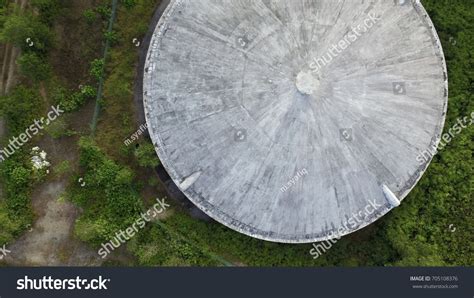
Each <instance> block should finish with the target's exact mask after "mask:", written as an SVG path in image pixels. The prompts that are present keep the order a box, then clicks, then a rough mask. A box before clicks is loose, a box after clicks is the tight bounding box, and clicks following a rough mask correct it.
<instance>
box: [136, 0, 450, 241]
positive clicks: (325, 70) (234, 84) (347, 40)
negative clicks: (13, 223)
mask: <svg viewBox="0 0 474 298" xmlns="http://www.w3.org/2000/svg"><path fill="white" fill-rule="evenodd" d="M143 86H144V105H145V113H146V117H147V122H148V127H149V131H150V135H151V138H152V140H153V142H154V144H155V147H156V150H157V153H158V155H159V157H160V159H161V161H162V163H163V165H164V166H165V168H166V170H167V171H168V173H169V174H170V176H171V178H172V179H173V180H174V182H175V183H176V184H177V185H178V187H179V188H180V189H181V190H182V191H183V193H184V194H185V195H186V196H187V197H188V198H189V199H190V200H191V201H192V202H193V203H194V204H196V205H197V206H198V207H199V208H201V209H202V210H203V211H204V212H205V213H207V214H208V215H209V216H211V217H212V218H214V219H215V220H217V221H219V222H220V223H222V224H224V225H226V226H228V227H230V228H232V229H234V230H236V231H239V232H241V233H244V234H247V235H250V236H252V237H256V238H259V239H264V240H269V241H275V242H285V243H307V242H312V241H321V240H327V239H332V238H337V237H340V236H343V235H346V234H349V233H351V232H354V231H356V230H358V229H361V228H363V227H365V226H367V225H368V224H370V223H372V222H374V221H375V220H377V219H378V218H380V217H381V216H383V215H384V214H386V213H387V212H389V211H390V210H391V209H392V208H394V207H396V206H398V205H399V204H400V201H402V200H403V199H404V198H405V197H406V196H407V194H408V193H409V192H410V190H411V189H412V188H413V187H414V186H415V184H416V183H417V182H418V180H419V179H420V178H421V176H422V174H423V173H424V171H425V170H426V168H427V167H428V164H429V162H430V161H431V156H429V155H428V156H427V154H426V152H424V151H425V150H426V149H428V148H432V147H436V146H437V144H438V142H439V140H440V135H441V133H442V130H443V126H444V120H445V114H446V108H447V73H446V65H445V60H444V56H443V51H442V48H441V44H440V42H439V39H438V37H437V34H436V31H435V29H434V27H433V24H432V22H431V21H430V19H429V17H428V15H427V13H426V11H425V9H424V8H423V7H422V5H421V4H420V3H419V1H408V0H406V1H403V0H396V1H389V0H384V1H336V0H313V1H310V0H291V1H289V0H260V1H255V0H246V1H244V0H219V1H217V0H199V1H196V0H188V1H178V0H175V1H170V4H169V6H168V7H167V9H166V10H165V12H164V14H163V16H162V17H161V19H160V21H159V23H158V25H157V27H156V29H155V32H154V35H153V38H152V40H151V42H150V45H149V50H148V56H147V61H146V64H145V73H144V81H143ZM423 153H424V154H423Z"/></svg>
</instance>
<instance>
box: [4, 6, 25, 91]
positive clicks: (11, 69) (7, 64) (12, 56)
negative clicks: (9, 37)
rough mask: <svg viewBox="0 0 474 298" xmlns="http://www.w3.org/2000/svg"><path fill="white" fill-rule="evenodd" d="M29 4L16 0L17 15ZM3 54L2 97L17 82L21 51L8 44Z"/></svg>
mask: <svg viewBox="0 0 474 298" xmlns="http://www.w3.org/2000/svg"><path fill="white" fill-rule="evenodd" d="M27 4H28V0H15V5H16V7H17V9H18V10H19V12H17V13H21V12H22V11H24V10H25V8H26V6H27ZM25 42H26V41H25ZM2 53H3V55H4V57H3V59H2V73H1V77H0V79H1V82H0V95H5V94H7V93H8V92H9V91H10V90H11V88H12V87H13V86H14V84H15V82H16V76H17V65H16V59H17V58H18V55H20V49H19V48H17V47H14V46H12V45H11V44H6V45H4V49H3V51H2Z"/></svg>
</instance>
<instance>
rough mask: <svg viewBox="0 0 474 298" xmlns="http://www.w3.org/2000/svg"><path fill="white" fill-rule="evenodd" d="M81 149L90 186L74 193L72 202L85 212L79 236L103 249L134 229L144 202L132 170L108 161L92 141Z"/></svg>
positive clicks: (87, 184)
mask: <svg viewBox="0 0 474 298" xmlns="http://www.w3.org/2000/svg"><path fill="white" fill-rule="evenodd" d="M79 147H80V150H81V158H80V165H81V167H82V168H83V169H84V175H83V179H84V181H85V183H86V185H85V186H84V187H80V186H76V187H74V188H73V189H72V190H71V200H72V201H73V202H75V203H76V204H78V205H79V206H81V207H82V208H84V210H85V212H84V214H83V215H82V216H81V217H80V218H79V219H78V221H77V224H76V235H77V236H78V237H79V238H80V239H82V240H84V241H87V242H90V243H91V244H93V245H95V246H100V244H101V243H103V242H107V241H109V240H110V239H112V238H113V237H114V236H115V233H116V232H118V231H119V230H121V229H125V228H127V227H129V226H131V225H132V223H133V222H134V221H135V220H136V219H137V218H138V217H139V216H140V212H141V210H142V208H141V200H140V196H139V194H138V189H137V187H136V186H135V185H134V183H133V177H134V175H133V173H132V171H131V170H130V169H128V168H126V167H123V166H120V165H118V164H117V163H115V162H114V161H112V160H110V159H108V158H107V157H106V156H105V155H104V154H103V152H102V151H101V150H100V148H98V147H97V146H96V145H95V144H94V143H93V141H92V140H90V139H87V138H82V139H81V140H80V142H79ZM76 181H77V179H76Z"/></svg>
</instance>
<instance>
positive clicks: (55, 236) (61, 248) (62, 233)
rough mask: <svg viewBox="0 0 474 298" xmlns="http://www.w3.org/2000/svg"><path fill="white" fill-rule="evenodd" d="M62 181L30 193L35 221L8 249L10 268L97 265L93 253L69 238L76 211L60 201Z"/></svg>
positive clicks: (7, 259) (63, 184) (62, 187)
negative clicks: (11, 266) (9, 252)
mask: <svg viewBox="0 0 474 298" xmlns="http://www.w3.org/2000/svg"><path fill="white" fill-rule="evenodd" d="M65 185H66V182H65V181H54V182H49V183H45V184H43V185H42V186H40V187H39V188H38V189H37V190H36V191H35V193H34V194H33V209H34V211H35V213H36V216H37V219H36V221H35V222H34V224H33V226H32V227H31V229H30V230H29V231H28V232H27V233H26V234H24V235H23V236H22V237H20V238H19V239H18V240H17V241H16V242H15V243H14V244H13V245H10V246H9V250H11V254H9V255H8V256H7V258H6V263H7V264H8V265H13V266H98V265H100V264H101V261H100V260H99V259H98V258H99V257H98V255H97V253H96V252H95V251H93V250H91V249H90V248H89V247H87V246H86V245H85V244H83V243H81V242H80V241H78V240H76V239H74V238H73V237H72V234H73V227H74V221H75V219H76V218H77V216H78V210H77V208H76V207H75V206H74V205H73V204H71V203H69V202H65V201H61V200H59V197H60V195H61V193H63V191H64V190H65Z"/></svg>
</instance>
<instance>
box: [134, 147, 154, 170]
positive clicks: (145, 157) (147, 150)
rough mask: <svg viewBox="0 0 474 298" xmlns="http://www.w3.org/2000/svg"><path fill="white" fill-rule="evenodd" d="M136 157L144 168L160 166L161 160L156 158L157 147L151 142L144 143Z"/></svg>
mask: <svg viewBox="0 0 474 298" xmlns="http://www.w3.org/2000/svg"><path fill="white" fill-rule="evenodd" d="M135 157H136V158H137V161H138V164H139V165H140V166H142V167H151V168H154V167H157V166H158V165H159V164H160V160H159V159H158V157H157V156H156V151H155V146H153V144H151V143H149V142H146V143H143V144H142V145H141V146H139V147H138V148H137V149H136V150H135Z"/></svg>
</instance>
